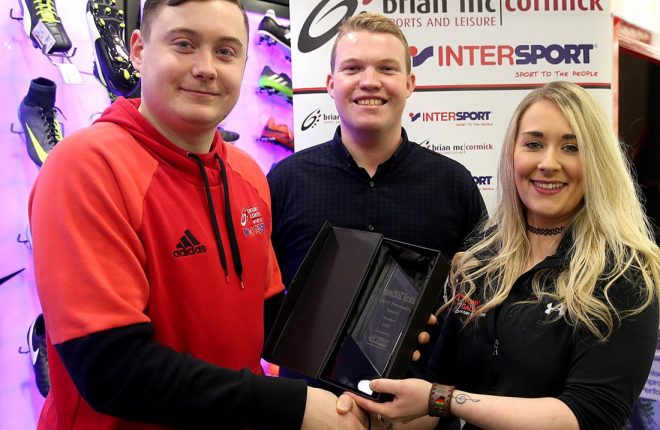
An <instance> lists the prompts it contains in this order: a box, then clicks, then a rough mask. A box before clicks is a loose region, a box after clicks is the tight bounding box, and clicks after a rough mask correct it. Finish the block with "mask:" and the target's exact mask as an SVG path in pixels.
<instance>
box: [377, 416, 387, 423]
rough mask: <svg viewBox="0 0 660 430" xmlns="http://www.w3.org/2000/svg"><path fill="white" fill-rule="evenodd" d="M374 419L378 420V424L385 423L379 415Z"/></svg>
mask: <svg viewBox="0 0 660 430" xmlns="http://www.w3.org/2000/svg"><path fill="white" fill-rule="evenodd" d="M376 418H378V422H379V423H384V422H385V418H383V416H382V415H381V414H378V415H376Z"/></svg>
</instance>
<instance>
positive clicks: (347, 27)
mask: <svg viewBox="0 0 660 430" xmlns="http://www.w3.org/2000/svg"><path fill="white" fill-rule="evenodd" d="M353 31H366V32H368V33H384V34H391V35H392V36H394V37H396V38H397V39H399V40H400V41H401V43H402V44H403V48H404V55H405V57H406V74H408V75H409V74H410V72H411V71H412V60H411V59H410V46H408V41H407V40H406V36H404V35H403V32H402V31H401V29H400V28H399V27H398V26H397V25H396V24H395V23H394V22H392V20H391V19H389V18H387V17H386V16H384V15H381V14H378V13H372V12H365V13H361V14H359V15H355V16H352V17H350V18H348V19H347V20H345V21H344V22H342V23H341V25H340V26H339V31H338V33H337V37H336V38H335V43H334V44H333V45H332V51H331V53H330V71H331V72H334V71H335V58H336V56H337V44H338V43H339V41H340V40H341V39H342V37H344V36H346V34H347V33H350V32H353Z"/></svg>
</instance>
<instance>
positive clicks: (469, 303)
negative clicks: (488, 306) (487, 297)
mask: <svg viewBox="0 0 660 430" xmlns="http://www.w3.org/2000/svg"><path fill="white" fill-rule="evenodd" d="M480 307H481V300H479V299H471V298H468V297H465V294H463V293H457V294H456V306H455V308H454V313H455V314H462V315H465V316H470V315H472V313H475V312H478V311H479V308H480ZM485 316H486V314H485V313H483V312H481V313H479V317H480V318H483V317H485Z"/></svg>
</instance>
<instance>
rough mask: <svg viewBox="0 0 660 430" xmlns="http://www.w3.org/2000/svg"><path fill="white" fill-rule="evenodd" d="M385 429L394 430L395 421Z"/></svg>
mask: <svg viewBox="0 0 660 430" xmlns="http://www.w3.org/2000/svg"><path fill="white" fill-rule="evenodd" d="M385 430H394V423H388V424H387V426H386V427H385Z"/></svg>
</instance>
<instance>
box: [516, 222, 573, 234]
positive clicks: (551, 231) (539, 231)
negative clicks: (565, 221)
mask: <svg viewBox="0 0 660 430" xmlns="http://www.w3.org/2000/svg"><path fill="white" fill-rule="evenodd" d="M525 227H526V228H527V231H528V232H530V233H532V234H540V235H541V236H555V235H557V234H561V233H563V232H564V230H566V226H561V227H555V228H542V227H533V226H531V225H529V224H527V223H525Z"/></svg>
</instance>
